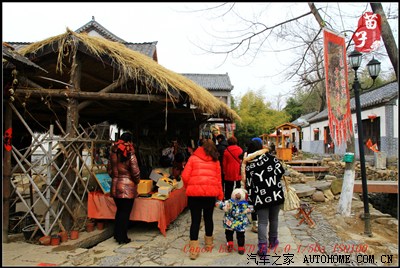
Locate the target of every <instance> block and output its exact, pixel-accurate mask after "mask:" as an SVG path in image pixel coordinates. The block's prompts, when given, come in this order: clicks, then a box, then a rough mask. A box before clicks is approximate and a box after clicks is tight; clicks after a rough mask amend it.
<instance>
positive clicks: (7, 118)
mask: <svg viewBox="0 0 400 268" xmlns="http://www.w3.org/2000/svg"><path fill="white" fill-rule="evenodd" d="M8 102H9V100H8V98H5V99H3V105H4V129H3V135H4V132H5V131H6V130H7V129H9V128H12V111H11V107H10V105H9V103H8ZM11 142H12V141H11ZM3 146H4V144H3ZM10 186H11V151H7V150H5V149H4V148H3V243H8V242H9V241H8V222H9V220H10V219H9V218H10V215H9V213H10Z"/></svg>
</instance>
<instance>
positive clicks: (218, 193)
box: [181, 139, 224, 260]
mask: <svg viewBox="0 0 400 268" xmlns="http://www.w3.org/2000/svg"><path fill="white" fill-rule="evenodd" d="M181 177H182V181H183V184H184V186H185V188H186V195H187V197H188V207H189V209H190V216H191V221H192V222H191V225H190V242H189V253H190V255H189V256H190V259H192V260H195V259H197V257H198V256H199V252H200V251H201V250H202V249H200V247H199V241H198V238H199V231H200V223H201V218H202V214H203V219H204V228H205V236H204V241H205V250H206V251H211V250H212V248H213V246H214V245H213V232H214V222H213V213H214V205H215V202H216V201H217V199H218V200H223V198H224V194H223V192H222V184H221V166H220V164H219V161H218V151H217V147H216V145H215V143H214V142H213V141H212V140H211V139H207V140H203V142H202V146H200V147H198V148H197V149H196V150H195V151H194V153H193V154H192V155H191V156H190V157H189V159H188V162H187V163H186V165H185V168H184V169H183V172H182V174H181Z"/></svg>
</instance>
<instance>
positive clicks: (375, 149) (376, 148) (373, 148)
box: [369, 143, 379, 153]
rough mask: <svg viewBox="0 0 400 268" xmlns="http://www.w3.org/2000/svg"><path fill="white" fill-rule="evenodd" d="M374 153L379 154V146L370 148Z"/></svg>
mask: <svg viewBox="0 0 400 268" xmlns="http://www.w3.org/2000/svg"><path fill="white" fill-rule="evenodd" d="M369 148H370V149H371V150H372V151H374V152H375V153H377V152H379V150H378V144H376V143H375V144H374V145H372V146H371V147H369Z"/></svg>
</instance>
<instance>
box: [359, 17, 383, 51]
mask: <svg viewBox="0 0 400 268" xmlns="http://www.w3.org/2000/svg"><path fill="white" fill-rule="evenodd" d="M352 39H353V41H354V44H355V49H356V50H357V51H359V52H364V53H368V52H371V51H374V50H376V49H377V48H378V47H379V44H380V40H381V15H379V14H374V13H373V12H365V13H364V14H363V15H362V16H361V17H360V19H359V20H358V26H357V30H356V31H355V32H354V34H353V37H352Z"/></svg>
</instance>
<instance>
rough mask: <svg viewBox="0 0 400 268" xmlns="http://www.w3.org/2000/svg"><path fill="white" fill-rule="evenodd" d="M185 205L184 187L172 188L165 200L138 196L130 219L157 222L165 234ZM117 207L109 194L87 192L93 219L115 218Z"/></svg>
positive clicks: (89, 214) (89, 215) (89, 211)
mask: <svg viewBox="0 0 400 268" xmlns="http://www.w3.org/2000/svg"><path fill="white" fill-rule="evenodd" d="M186 206H187V197H186V191H185V188H181V189H177V190H174V191H172V192H171V193H170V195H169V198H168V199H166V200H157V199H152V198H143V197H138V198H136V199H135V202H134V204H133V208H132V211H131V215H130V217H129V219H130V220H131V221H144V222H158V225H157V226H158V229H160V231H161V233H162V234H163V235H164V236H166V235H167V233H166V230H167V226H168V225H169V224H170V223H171V222H172V221H174V220H175V219H176V218H177V217H178V216H179V214H180V213H181V212H182V211H183V210H184V209H185V208H186ZM116 211H117V207H116V206H115V203H114V200H113V198H112V197H110V195H109V194H106V195H105V194H103V193H102V192H89V195H88V217H89V218H93V219H115V212H116Z"/></svg>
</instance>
